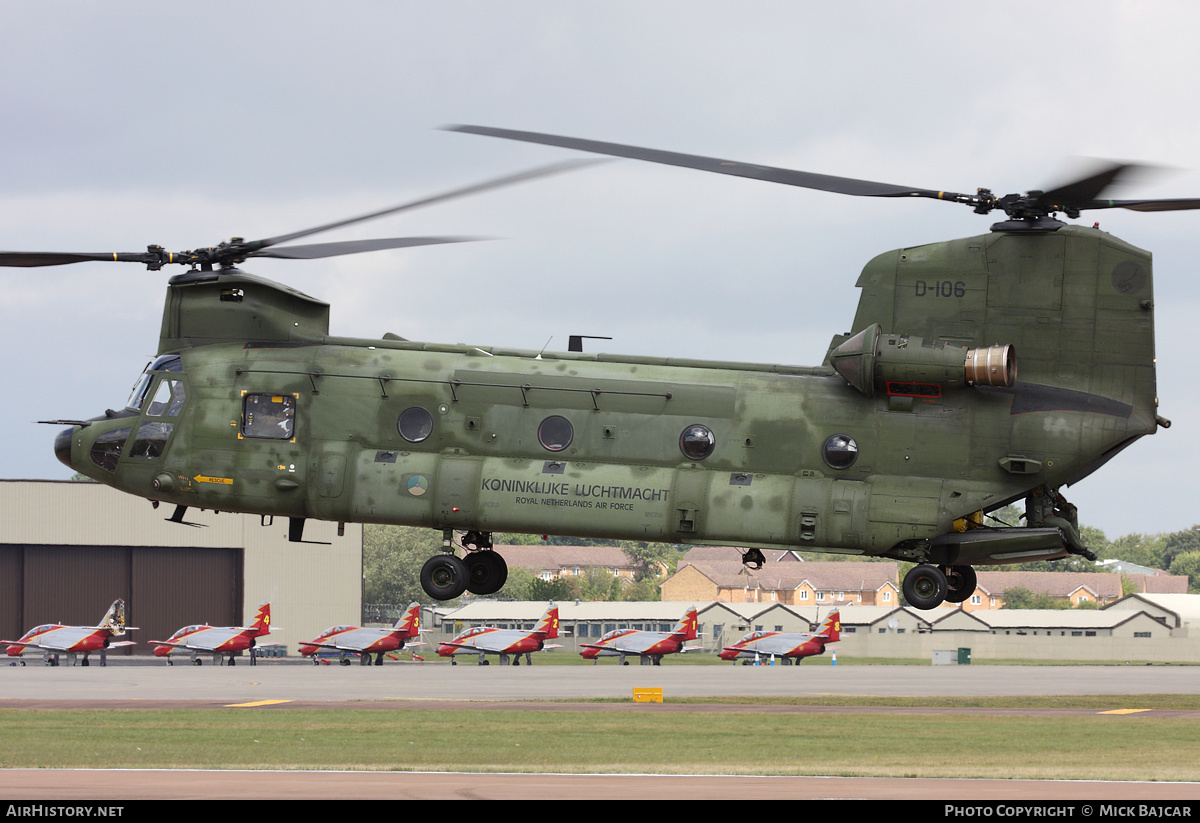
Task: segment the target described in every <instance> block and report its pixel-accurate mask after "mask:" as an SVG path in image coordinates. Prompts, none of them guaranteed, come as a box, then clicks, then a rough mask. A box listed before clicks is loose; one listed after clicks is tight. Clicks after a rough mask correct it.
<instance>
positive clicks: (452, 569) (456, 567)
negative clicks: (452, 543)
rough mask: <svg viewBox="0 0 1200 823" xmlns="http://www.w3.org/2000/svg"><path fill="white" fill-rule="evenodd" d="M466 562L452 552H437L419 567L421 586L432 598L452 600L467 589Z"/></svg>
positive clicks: (467, 574)
mask: <svg viewBox="0 0 1200 823" xmlns="http://www.w3.org/2000/svg"><path fill="white" fill-rule="evenodd" d="M469 580H470V573H469V571H468V570H467V564H466V563H464V562H463V561H462V560H460V559H459V558H458V557H455V556H454V555H452V554H439V555H438V556H436V557H431V558H429V559H428V560H426V561H425V565H424V566H422V567H421V588H422V589H424V590H425V594H427V595H429V596H430V597H432V598H433V599H434V600H453V599H454V598H456V597H458V596H459V595H460V594H462V593H463V592H465V591H466V590H467V582H468V581H469Z"/></svg>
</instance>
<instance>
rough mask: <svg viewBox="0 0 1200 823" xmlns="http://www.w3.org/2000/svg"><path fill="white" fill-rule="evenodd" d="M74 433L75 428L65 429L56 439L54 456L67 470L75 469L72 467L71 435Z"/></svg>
mask: <svg viewBox="0 0 1200 823" xmlns="http://www.w3.org/2000/svg"><path fill="white" fill-rule="evenodd" d="M74 432H75V428H74V427H71V428H69V429H63V430H62V431H60V432H59V433H58V437H55V438H54V456H55V457H57V458H58V461H59V462H60V463H62V464H63V465H65V466H66V467H67V468H74V466H72V465H71V435H72V434H74Z"/></svg>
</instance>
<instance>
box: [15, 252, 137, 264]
mask: <svg viewBox="0 0 1200 823" xmlns="http://www.w3.org/2000/svg"><path fill="white" fill-rule="evenodd" d="M150 259H151V257H150V255H148V254H146V253H145V252H111V251H110V252H94V253H89V252H60V251H0V266H12V267H17V268H35V267H38V266H66V265H68V264H69V263H90V262H92V261H96V260H99V261H108V262H117V263H146V262H149V261H150Z"/></svg>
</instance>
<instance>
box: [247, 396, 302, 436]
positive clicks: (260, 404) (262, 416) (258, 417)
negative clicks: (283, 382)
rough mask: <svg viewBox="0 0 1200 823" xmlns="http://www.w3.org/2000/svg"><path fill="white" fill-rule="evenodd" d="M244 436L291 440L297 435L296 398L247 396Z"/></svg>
mask: <svg viewBox="0 0 1200 823" xmlns="http://www.w3.org/2000/svg"><path fill="white" fill-rule="evenodd" d="M242 434H243V435H245V436H246V437H265V438H269V439H272V440H291V439H292V438H293V437H294V436H295V434H296V396H295V395H292V394H247V395H246V396H245V398H244V399H243V403H242Z"/></svg>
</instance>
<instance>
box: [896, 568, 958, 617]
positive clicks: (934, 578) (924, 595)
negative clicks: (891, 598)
mask: <svg viewBox="0 0 1200 823" xmlns="http://www.w3.org/2000/svg"><path fill="white" fill-rule="evenodd" d="M902 588H903V589H904V599H905V600H907V601H908V605H910V606H912V607H913V608H914V609H936V608H937V607H938V606H940V605H942V603H943V602H945V600H946V592H947V591H948V590H949V583H947V582H946V575H944V574H942V570H941V569H939V568H938V567H937V566H930V565H929V564H928V563H922V564H921V565H920V566H915V567H913V569H912V570H911V571H909V573H908V574H906V575H904V584H903V586H902Z"/></svg>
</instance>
